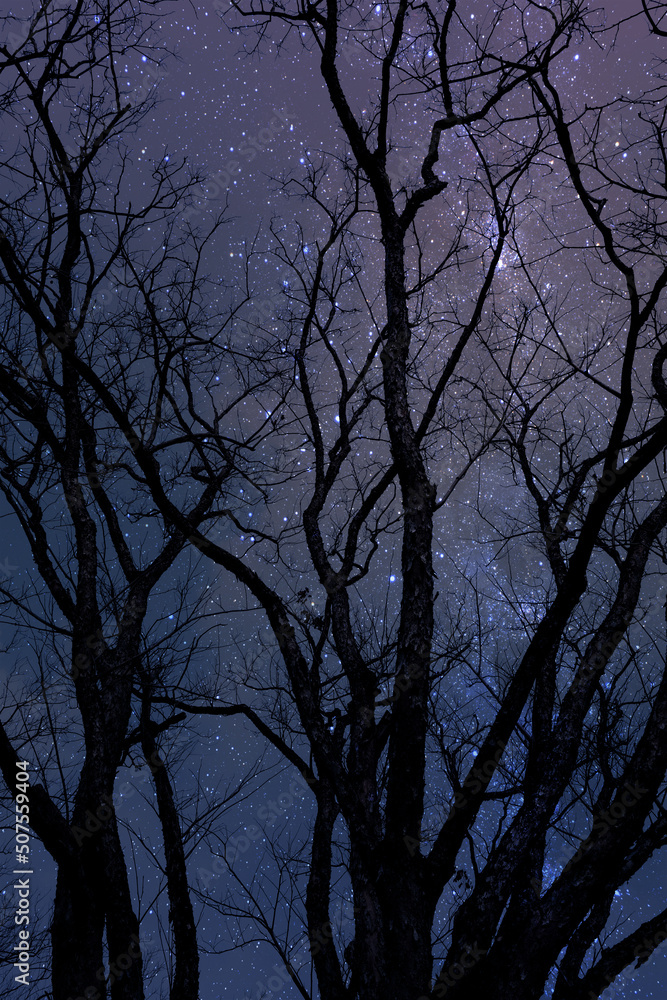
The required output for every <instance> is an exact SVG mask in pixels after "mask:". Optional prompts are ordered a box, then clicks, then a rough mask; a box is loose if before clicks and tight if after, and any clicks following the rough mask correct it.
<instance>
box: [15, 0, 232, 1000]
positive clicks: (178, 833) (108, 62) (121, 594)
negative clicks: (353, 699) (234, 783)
mask: <svg viewBox="0 0 667 1000" xmlns="http://www.w3.org/2000/svg"><path fill="white" fill-rule="evenodd" d="M150 6H151V7H153V6H154V7H155V11H154V12H153V15H152V16H151V12H150V11H148V12H147V13H144V14H143V15H142V16H141V17H140V16H139V15H138V14H137V12H136V11H135V10H134V9H133V8H132V6H131V5H130V4H127V3H124V2H119V3H115V2H111V3H108V2H94V0H93V2H79V3H76V4H70V5H60V4H58V3H45V4H42V5H40V6H39V8H38V9H37V10H36V12H35V14H34V16H33V17H32V18H28V19H26V20H22V21H21V20H18V19H17V18H15V17H11V16H8V17H4V18H3V31H4V35H5V37H4V39H3V42H2V45H1V46H0V83H1V86H2V91H1V95H2V96H1V104H2V110H3V114H4V117H5V120H6V122H7V129H6V135H7V141H6V144H5V146H4V150H3V160H2V163H1V164H0V172H1V173H2V176H3V183H4V192H5V193H4V197H3V198H2V201H1V203H0V288H1V289H2V300H1V301H2V306H1V308H2V347H3V361H2V364H1V365H0V395H1V397H2V417H1V418H0V421H1V428H2V429H1V431H0V435H1V442H0V450H1V454H2V473H1V480H0V488H1V489H2V491H3V493H4V496H5V498H6V501H7V504H8V506H9V509H10V510H11V511H12V512H13V517H14V523H15V524H16V525H17V526H18V527H19V528H20V530H21V531H22V533H23V535H24V537H25V539H26V541H27V545H28V546H29V550H30V553H31V556H32V560H33V563H34V573H26V577H27V578H28V581H29V582H28V583H27V584H25V585H23V586H19V584H18V582H17V581H16V580H11V581H9V582H6V583H5V584H3V586H2V588H1V589H2V598H3V609H4V617H5V620H6V621H9V622H11V623H12V624H13V625H14V626H15V627H17V628H18V630H19V634H21V635H25V634H26V631H27V634H29V635H31V636H32V638H33V643H32V649H33V650H34V655H32V656H28V657H25V658H24V659H23V660H22V662H21V664H20V666H21V670H22V673H23V676H24V679H25V686H24V689H23V691H22V694H21V700H20V701H19V702H18V703H16V702H14V703H13V702H12V699H11V696H10V697H9V700H7V701H6V702H5V709H6V711H5V714H4V717H3V722H4V726H2V727H0V768H1V769H2V773H3V777H4V779H5V782H6V785H7V788H8V790H9V792H10V794H11V795H12V796H14V795H15V794H16V787H15V786H16V780H15V776H16V761H17V759H22V757H21V755H25V754H27V753H28V751H29V752H30V759H31V761H32V762H33V766H34V768H35V770H36V775H35V778H36V781H35V783H33V784H32V786H31V788H30V793H29V800H30V801H29V807H30V814H29V815H30V823H31V826H32V828H33V830H34V832H35V834H36V835H37V836H38V837H39V838H40V840H41V841H42V843H43V844H44V847H45V848H46V849H47V851H48V852H49V853H50V855H51V857H52V858H53V860H54V861H55V863H56V865H57V868H58V874H57V887H56V892H55V900H54V908H53V919H52V925H51V944H52V969H51V971H52V987H53V997H54V1000H65V998H68V997H79V996H86V997H90V996H91V995H93V994H94V995H95V996H96V997H106V996H107V995H110V996H111V997H112V998H118V1000H121V998H127V1000H129V998H133V1000H136V998H139V997H143V996H144V976H143V968H142V965H143V959H142V951H141V947H140V923H139V915H138V908H139V909H141V905H142V902H143V901H142V900H141V899H137V898H136V897H135V898H133V891H132V887H131V885H130V880H129V877H128V865H127V861H126V850H127V842H126V843H125V844H124V843H123V841H122V839H121V833H120V830H119V824H118V820H117V815H116V801H117V800H116V799H115V798H114V785H115V781H116V778H117V775H118V774H119V770H120V768H121V765H122V764H123V762H124V761H125V760H126V758H127V755H128V753H132V752H133V748H135V747H139V748H140V749H141V751H143V754H144V755H145V762H146V764H147V765H148V767H149V768H150V770H151V773H152V776H153V783H154V787H155V792H156V796H157V804H158V810H157V812H158V817H159V821H160V825H161V828H162V833H163V843H164V852H165V882H166V894H167V896H168V899H169V907H170V921H169V922H167V920H166V916H165V919H164V924H165V925H166V926H168V927H169V932H168V934H167V941H168V943H169V946H170V947H171V948H172V949H173V953H172V955H171V956H170V961H171V959H172V958H173V961H174V966H173V970H172V971H173V974H172V976H171V982H170V992H171V996H174V997H179V998H182V1000H185V998H190V1000H196V998H197V997H198V995H199V992H198V977H199V965H198V949H197V937H196V921H195V918H194V914H193V909H192V904H191V902H190V898H189V894H188V888H187V870H186V868H187V866H186V856H185V851H184V842H183V838H184V836H185V832H184V830H183V829H182V828H181V825H180V823H181V815H180V805H181V799H182V795H181V793H180V792H177V791H176V790H175V788H174V786H173V779H174V771H175V767H174V760H175V759H176V756H177V755H176V753H175V752H174V754H173V758H174V759H173V760H172V761H171V762H166V761H165V759H164V753H165V751H164V749H163V748H162V746H161V745H160V743H161V742H162V743H164V739H165V732H166V730H168V729H170V728H172V727H173V726H175V725H177V724H178V723H180V722H181V721H182V720H183V719H184V717H185V716H184V714H183V713H174V712H172V711H171V710H168V709H167V710H165V711H162V710H161V709H160V708H159V707H158V708H156V707H155V705H154V703H153V701H152V685H153V683H154V679H155V678H157V677H159V678H160V679H161V682H162V683H163V684H164V683H165V682H166V680H167V678H168V677H169V676H170V671H173V672H175V673H176V675H177V676H183V674H187V675H188V676H190V677H192V676H193V671H194V669H195V667H196V666H197V655H198V654H199V655H200V660H201V654H202V653H206V647H207V640H206V634H207V632H206V628H205V625H206V624H207V622H208V623H209V624H210V621H211V619H214V618H215V610H214V609H213V610H212V609H211V607H210V606H209V602H208V600H207V597H208V595H207V594H206V591H205V588H204V586H202V587H201V588H200V591H203V593H200V596H199V598H198V599H195V600H194V601H193V597H194V593H193V590H192V587H191V586H190V587H189V589H188V594H187V604H186V603H184V601H183V593H182V587H183V579H186V580H189V581H192V578H193V575H194V574H196V565H195V562H193V559H192V550H191V549H190V548H189V546H187V540H186V538H185V536H184V535H182V533H180V532H178V531H177V530H174V529H173V527H172V526H171V525H170V524H168V523H167V522H165V520H164V518H163V517H162V516H161V515H160V514H159V512H156V511H155V510H154V509H153V510H151V508H152V507H154V505H153V504H152V503H151V502H150V498H149V496H148V494H147V493H146V491H145V490H143V491H142V488H141V484H140V483H138V481H137V479H136V476H134V475H133V472H132V469H131V468H129V467H128V463H127V460H126V455H127V454H130V455H131V448H132V446H130V449H129V451H128V448H127V443H126V442H125V441H124V439H123V441H122V442H121V444H120V446H119V444H118V440H117V439H118V436H119V435H118V432H117V430H116V429H115V428H114V426H113V423H112V422H110V421H109V420H108V418H107V417H106V416H105V414H104V411H103V410H102V409H100V406H99V403H98V401H97V400H96V397H95V394H94V392H92V391H91V389H90V387H89V386H88V385H87V384H86V383H85V382H84V381H82V380H81V377H80V373H79V371H78V369H77V365H78V360H77V359H84V360H85V363H86V364H87V365H92V366H93V367H96V366H98V364H99V365H100V370H101V371H102V372H103V374H104V377H105V379H107V380H108V382H109V383H110V384H113V383H115V384H116V386H117V388H119V389H120V395H121V396H122V395H123V393H125V394H126V402H127V405H128V406H129V405H131V402H132V401H133V400H135V399H136V398H137V395H140V397H141V401H142V406H143V407H144V410H143V412H142V418H141V421H140V422H139V423H138V425H137V432H136V433H137V435H138V434H139V433H140V434H141V435H142V437H141V440H142V448H148V449H150V450H151V452H152V453H159V451H160V448H161V447H163V446H164V444H165V442H166V441H168V442H170V443H173V442H177V441H178V439H179V436H180V427H179V422H178V420H177V419H176V417H175V415H174V414H175V411H174V407H173V405H171V404H170V400H171V402H172V404H173V403H174V402H176V400H175V398H174V397H173V396H172V389H173V384H172V380H171V372H172V368H173V369H175V370H178V364H179V358H182V356H183V355H184V354H185V355H186V356H187V355H188V351H190V352H191V358H192V359H193V360H194V358H195V357H197V358H199V360H200V361H201V360H202V359H203V358H204V355H206V354H208V353H209V352H210V351H211V349H212V347H214V346H216V343H217V341H216V337H218V338H220V344H221V345H222V341H223V340H224V337H225V334H224V326H225V323H224V321H223V319H222V318H221V319H220V326H219V328H218V330H217V332H216V333H215V335H214V336H213V337H211V336H210V335H209V333H208V332H207V333H206V334H205V335H204V336H203V337H202V335H201V322H202V315H203V313H204V312H206V311H207V307H208V302H205V301H203V298H205V294H206V293H205V290H204V282H203V279H202V277H201V275H200V274H199V269H198V264H197V255H198V254H199V256H200V258H201V254H202V253H203V252H204V248H205V246H206V240H205V239H203V240H200V241H199V242H195V241H193V239H192V238H191V235H190V236H188V234H187V233H186V234H178V233H175V232H174V222H173V220H174V216H175V215H176V213H177V211H178V208H179V205H181V203H182V198H183V196H184V195H185V194H186V193H187V191H188V190H189V189H190V187H191V186H192V184H193V183H194V182H195V181H196V178H191V177H188V176H186V175H185V173H184V172H183V170H182V167H179V166H178V165H176V164H172V163H170V162H169V157H168V156H167V155H166V156H165V157H164V158H163V159H162V160H161V161H160V163H158V164H157V165H156V166H155V168H154V169H153V170H151V171H150V174H151V187H150V196H149V198H148V200H147V202H146V203H144V204H142V205H141V206H140V207H139V208H136V207H132V205H133V199H132V193H131V191H130V190H129V189H128V185H127V182H126V174H127V168H128V165H129V163H130V158H131V153H130V150H129V148H128V146H127V145H126V143H127V142H128V141H129V140H130V139H131V137H132V136H133V135H136V133H137V130H138V128H139V127H140V125H141V122H142V121H143V119H144V117H145V115H146V113H147V111H148V110H149V109H150V107H151V106H153V104H154V90H155V80H156V78H157V75H158V73H159V67H160V65H161V62H162V60H163V58H164V50H163V48H162V46H161V45H160V44H159V43H158V42H157V41H156V39H155V37H154V35H153V33H152V31H151V25H152V17H154V16H157V15H159V13H160V8H159V5H150ZM128 53H132V54H134V55H136V56H137V58H138V59H140V58H142V57H143V59H144V61H145V62H146V64H147V71H146V78H145V79H138V80H134V81H133V84H134V86H133V88H132V89H131V90H130V91H129V92H126V91H125V89H124V84H123V83H122V81H121V78H120V76H119V70H118V66H117V63H118V60H119V57H120V56H121V55H123V58H126V57H127V55H128ZM148 70H150V72H148ZM137 73H139V71H138V70H137ZM125 83H127V81H125ZM109 149H112V150H113V151H114V154H113V155H112V156H111V157H110V158H107V152H108V150H109ZM134 204H136V202H134ZM220 224H221V223H220V220H216V221H215V222H214V224H213V225H212V227H211V231H210V233H209V238H212V237H214V236H215V234H216V233H217V231H218V229H219V226H220ZM151 226H153V227H156V228H157V227H159V228H160V229H161V235H162V237H163V240H162V241H161V244H160V247H159V248H158V250H157V251H156V253H155V254H152V253H151V252H150V251H146V250H145V247H144V246H142V247H141V248H139V249H137V241H138V239H139V237H141V238H142V239H143V235H144V234H145V233H146V231H150V228H151ZM166 330H171V331H172V336H173V349H172V350H171V351H169V349H168V348H166V342H165V341H164V340H163V339H162V336H163V334H164V332H165V331H166ZM220 330H222V331H223V332H222V333H221V332H220ZM176 331H178V332H177V333H176ZM156 338H158V340H156ZM158 341H159V345H160V350H163V349H166V355H162V360H161V361H158V355H157V354H156V353H155V349H156V345H157V343H158ZM220 350H222V346H220ZM154 361H157V364H155V365H154V364H153V362H154ZM161 364H164V366H165V367H164V369H163V371H164V372H166V373H168V375H169V377H168V378H166V379H165V378H162V376H161V373H160V365H161ZM205 367H206V371H205V373H204V377H205V378H210V381H211V383H213V381H214V376H213V375H212V374H211V372H210V367H211V366H210V363H209V362H208V361H207V362H206V364H205ZM190 370H191V369H190ZM202 370H203V369H202ZM200 391H203V390H201V389H200ZM184 393H185V390H184ZM243 393H244V389H243V387H242V388H241V390H240V395H241V397H243ZM182 400H185V401H186V395H185V394H184V395H183V397H182V398H181V397H179V398H178V405H180V404H181V402H182ZM184 405H187V402H185V404H184ZM188 431H189V432H190V431H191V427H190V425H189V424H188ZM204 436H205V435H204V434H202V437H204ZM136 440H139V438H138V436H137V438H136ZM197 448H199V449H200V448H201V444H200V445H198V446H196V449H197ZM186 450H187V451H188V453H189V452H190V450H191V446H190V445H188V447H187V449H186ZM234 450H235V449H234V446H233V443H231V442H230V443H229V444H225V443H223V442H222V441H220V442H219V443H218V442H217V439H216V457H217V459H218V460H219V466H218V469H217V472H216V476H215V478H216V483H217V485H216V487H215V488H212V487H209V488H208V489H207V490H205V497H204V498H201V499H200V501H199V502H198V504H197V512H198V513H197V514H196V515H195V520H196V521H197V523H198V524H199V525H201V523H202V521H203V520H204V519H205V517H206V516H207V515H208V516H210V514H211V510H212V508H213V507H214V506H215V504H217V503H218V502H219V500H220V489H221V487H222V486H223V483H225V482H229V481H231V479H233V478H234V476H235V475H236V474H237V472H238V469H237V466H236V464H235V459H234ZM188 461H189V459H188ZM190 464H191V463H190ZM172 471H173V473H174V476H177V475H178V470H177V468H174V469H173V470H172ZM186 550H187V551H186ZM181 574H184V577H183V579H181V576H180V575H181ZM179 579H180V584H179ZM179 589H180V593H179ZM164 600H168V601H169V607H170V610H171V612H172V613H171V614H170V615H169V616H168V615H167V614H166V613H165V612H164V610H162V609H161V608H160V603H161V602H162V601H164ZM202 605H204V610H203V611H202ZM184 636H185V637H186V642H187V646H188V647H189V648H190V652H189V653H187V654H184V653H183V651H182V650H183V637H184ZM72 698H74V704H73V707H70V705H71V701H72ZM133 715H134V717H135V722H136V726H135V727H134V728H133V727H132V717H133ZM172 745H173V744H172ZM225 801H226V799H225V798H224V796H223V801H222V802H218V803H217V805H216V804H214V803H211V802H209V812H210V811H211V810H212V813H211V815H209V820H210V819H211V816H212V815H217V814H218V812H219V811H220V808H221V807H222V805H224V802H225ZM194 806H195V813H196V806H197V803H196V801H195V803H194Z"/></svg>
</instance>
